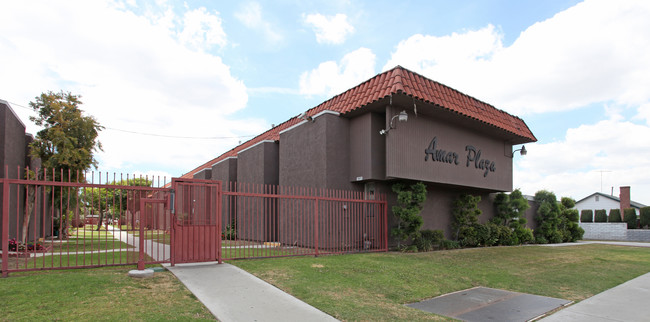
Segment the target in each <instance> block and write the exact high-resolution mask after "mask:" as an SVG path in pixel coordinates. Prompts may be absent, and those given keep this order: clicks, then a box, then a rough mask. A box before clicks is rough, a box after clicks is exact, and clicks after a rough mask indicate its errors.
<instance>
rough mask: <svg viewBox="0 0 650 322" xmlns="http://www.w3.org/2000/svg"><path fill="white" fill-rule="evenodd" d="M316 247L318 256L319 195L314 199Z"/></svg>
mask: <svg viewBox="0 0 650 322" xmlns="http://www.w3.org/2000/svg"><path fill="white" fill-rule="evenodd" d="M314 247H316V257H318V197H316V199H315V200H314Z"/></svg>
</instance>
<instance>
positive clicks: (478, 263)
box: [231, 245, 650, 321]
mask: <svg viewBox="0 0 650 322" xmlns="http://www.w3.org/2000/svg"><path fill="white" fill-rule="evenodd" d="M231 263H232V264H234V265H237V266H239V267H241V268H243V269H245V270H247V271H249V272H251V273H253V274H255V275H256V276H258V277H260V278H262V279H264V280H266V281H268V282H270V283H272V284H274V285H276V286H277V287H279V288H280V289H282V290H285V291H287V292H289V293H291V294H293V295H294V296H296V297H298V298H300V299H302V300H303V301H305V302H307V303H309V304H311V305H313V306H315V307H317V308H319V309H321V310H322V311H324V312H326V313H328V314H331V315H332V316H334V317H336V318H338V319H342V320H371V321H372V320H426V319H434V320H435V319H444V318H442V317H440V316H436V315H433V314H428V313H424V312H420V311H418V310H415V309H411V308H408V307H405V306H404V305H403V304H405V303H411V302H416V301H420V300H422V299H427V298H432V297H435V296H439V295H442V294H446V293H449V292H454V291H459V290H463V289H467V288H471V287H475V286H486V287H492V288H499V289H506V290H511V291H517V292H526V293H532V294H537V295H544V296H551V297H556V298H563V299H568V300H573V301H580V300H583V299H585V298H588V297H590V296H593V295H595V294H597V293H600V292H602V291H604V290H606V289H609V288H611V287H614V286H616V285H618V284H621V283H623V282H625V281H627V280H630V279H632V278H634V277H637V276H639V275H642V274H645V273H648V272H650V248H635V247H620V246H607V245H580V246H570V247H541V246H530V247H528V246H527V247H495V248H475V249H465V250H454V251H438V252H430V253H414V254H409V253H373V254H355V255H344V256H323V257H318V258H314V257H293V258H278V259H263V260H242V261H232V262H231Z"/></svg>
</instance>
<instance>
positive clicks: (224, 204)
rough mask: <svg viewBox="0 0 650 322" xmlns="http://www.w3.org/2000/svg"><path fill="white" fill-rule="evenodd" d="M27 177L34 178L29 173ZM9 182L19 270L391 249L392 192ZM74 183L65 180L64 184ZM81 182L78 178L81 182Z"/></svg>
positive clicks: (3, 184)
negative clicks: (389, 199)
mask: <svg viewBox="0 0 650 322" xmlns="http://www.w3.org/2000/svg"><path fill="white" fill-rule="evenodd" d="M18 170H19V171H18V172H17V173H20V175H19V176H17V175H14V176H17V177H22V178H25V177H26V176H25V173H26V172H25V171H24V170H23V171H20V169H18ZM4 172H5V176H4V178H0V189H1V190H0V196H2V199H0V202H1V203H2V208H1V209H2V222H1V223H2V231H1V236H0V237H1V240H2V244H1V246H2V248H1V249H2V275H3V276H7V275H8V273H9V272H15V271H34V270H50V269H68V268H83V267H99V266H111V265H133V264H138V266H139V267H140V268H143V267H144V265H145V264H152V263H165V262H169V263H172V265H173V264H175V263H187V262H199V261H215V260H217V261H219V262H221V261H222V260H228V259H239V258H260V257H283V256H299V255H315V256H317V255H320V254H341V253H349V252H362V251H364V252H368V251H386V250H387V245H388V242H387V239H388V234H387V231H388V230H387V209H386V200H385V196H383V195H376V196H375V197H376V198H377V199H376V200H367V199H366V198H365V196H364V194H363V192H351V191H338V190H325V189H310V188H294V187H291V188H287V187H278V186H269V185H253V184H241V183H227V184H222V183H221V182H219V181H210V180H188V179H177V178H175V179H173V180H172V182H171V183H168V182H166V181H165V179H164V178H162V180H161V178H149V177H134V176H122V175H120V176H116V175H112V176H111V177H109V176H108V175H107V174H101V173H92V172H91V173H84V174H81V173H64V172H63V171H58V172H53V171H52V170H49V171H48V170H40V169H39V170H38V171H35V173H36V174H38V176H37V177H34V176H32V177H31V178H32V179H15V178H14V179H12V178H9V171H8V169H5V171H4ZM61 178H64V179H61ZM71 181H72V182H71Z"/></svg>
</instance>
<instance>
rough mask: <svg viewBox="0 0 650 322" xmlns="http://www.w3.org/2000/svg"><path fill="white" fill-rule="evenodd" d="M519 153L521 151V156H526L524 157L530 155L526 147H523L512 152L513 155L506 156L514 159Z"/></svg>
mask: <svg viewBox="0 0 650 322" xmlns="http://www.w3.org/2000/svg"><path fill="white" fill-rule="evenodd" d="M517 151H519V154H521V155H522V156H524V155H526V154H527V153H528V151H526V146H525V145H522V146H521V149H517V150H514V151H512V154H511V155H506V156H507V157H511V158H513V157H514V156H515V152H517Z"/></svg>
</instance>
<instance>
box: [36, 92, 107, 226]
mask: <svg viewBox="0 0 650 322" xmlns="http://www.w3.org/2000/svg"><path fill="white" fill-rule="evenodd" d="M79 98H80V96H78V95H73V94H71V93H69V92H67V93H66V92H63V91H61V92H58V93H54V92H51V91H49V92H47V93H42V94H41V95H40V96H37V97H36V100H35V101H33V102H30V103H29V106H30V107H31V108H32V109H34V111H35V112H37V113H38V116H35V117H34V116H31V117H30V118H29V119H30V120H31V121H32V122H34V123H35V124H36V125H38V126H40V127H42V130H40V131H39V132H38V133H37V134H36V137H35V138H34V141H33V142H32V143H31V144H30V154H31V156H32V157H35V158H40V159H41V162H42V168H41V172H40V173H38V174H36V176H38V177H41V178H44V179H46V180H52V181H59V182H60V181H63V182H82V181H84V180H85V177H84V172H85V171H86V170H88V169H90V167H91V166H94V167H96V166H97V160H96V159H95V157H94V153H95V152H96V151H98V150H101V149H102V148H101V144H100V142H99V141H98V140H97V137H98V136H99V132H100V131H101V130H102V129H103V127H102V126H101V125H99V123H98V122H97V121H96V120H95V119H94V118H93V117H92V116H86V115H84V114H83V111H82V110H81V109H80V108H79V106H80V105H81V104H82V102H81V101H80V100H79ZM53 189H54V194H53V201H54V208H55V209H54V211H55V222H58V223H59V225H60V226H59V231H60V232H62V233H63V234H64V235H65V234H66V228H67V226H66V225H67V223H66V218H67V214H68V207H70V208H71V209H74V208H75V207H76V204H77V201H78V200H77V196H78V194H77V191H76V190H75V189H64V188H60V189H59V188H53ZM61 201H63V202H61ZM61 210H62V211H61ZM60 235H61V234H60Z"/></svg>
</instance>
